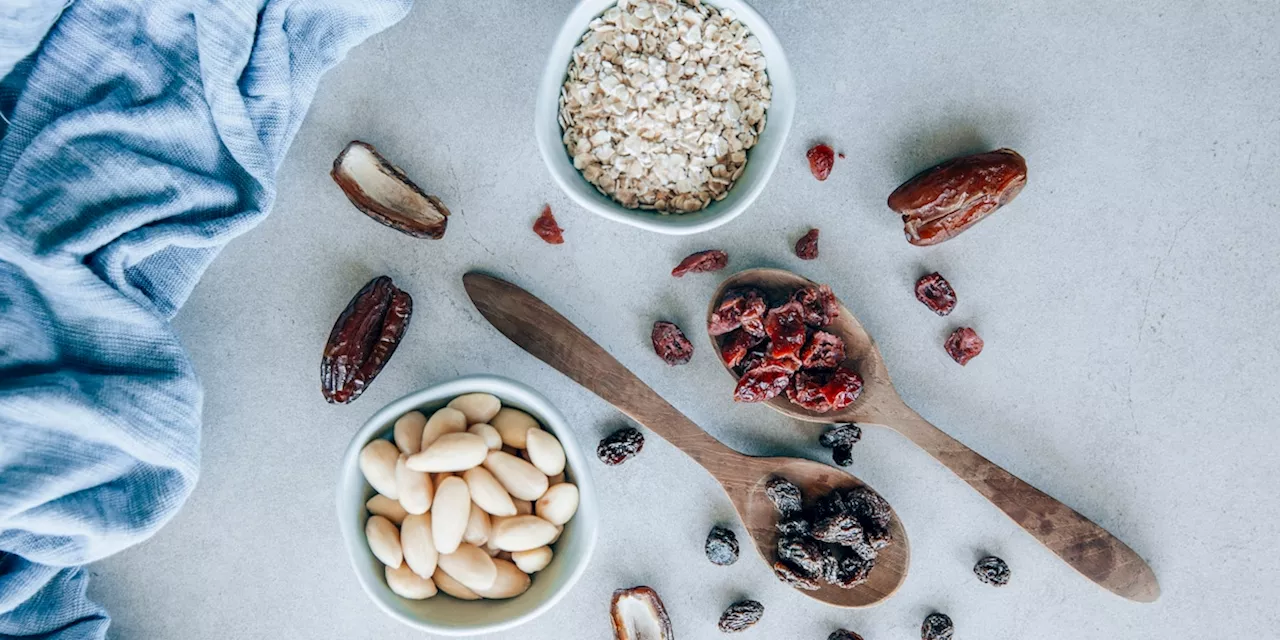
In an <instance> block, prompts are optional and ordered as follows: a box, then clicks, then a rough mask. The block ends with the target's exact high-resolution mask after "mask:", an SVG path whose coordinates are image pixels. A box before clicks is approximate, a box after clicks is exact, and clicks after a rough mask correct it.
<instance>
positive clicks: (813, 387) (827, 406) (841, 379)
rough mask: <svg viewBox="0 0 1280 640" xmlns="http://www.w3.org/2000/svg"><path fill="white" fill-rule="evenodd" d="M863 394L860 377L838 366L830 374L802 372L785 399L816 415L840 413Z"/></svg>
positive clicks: (796, 377) (798, 374) (797, 375)
mask: <svg viewBox="0 0 1280 640" xmlns="http://www.w3.org/2000/svg"><path fill="white" fill-rule="evenodd" d="M860 395H862V378H861V377H860V376H859V375H858V374H856V373H854V372H852V371H850V370H848V369H846V368H844V367H841V368H839V369H836V370H835V371H832V372H821V371H801V372H800V373H797V374H796V376H795V380H794V381H793V382H792V384H791V387H790V388H788V389H787V397H788V398H790V399H791V401H792V402H794V403H796V404H798V405H800V406H801V407H804V408H805V409H808V410H810V411H814V412H817V413H826V412H828V411H839V410H840V409H843V408H845V407H847V406H849V405H851V404H853V402H854V401H855V400H857V399H858V396H860Z"/></svg>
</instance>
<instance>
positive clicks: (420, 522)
mask: <svg viewBox="0 0 1280 640" xmlns="http://www.w3.org/2000/svg"><path fill="white" fill-rule="evenodd" d="M400 547H401V549H402V550H403V551H404V562H405V564H407V565H409V568H410V569H412V570H413V572H414V573H416V574H418V575H420V576H422V577H424V578H430V577H431V574H433V573H435V572H436V563H437V561H438V560H439V558H440V554H439V553H438V552H437V551H436V546H435V541H434V540H433V539H432V534H431V514H429V513H424V514H422V515H410V516H408V517H407V518H405V519H404V524H402V525H400Z"/></svg>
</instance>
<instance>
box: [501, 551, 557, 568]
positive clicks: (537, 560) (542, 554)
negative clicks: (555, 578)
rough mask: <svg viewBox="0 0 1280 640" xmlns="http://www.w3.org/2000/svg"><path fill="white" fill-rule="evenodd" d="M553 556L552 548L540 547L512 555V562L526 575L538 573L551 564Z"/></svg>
mask: <svg viewBox="0 0 1280 640" xmlns="http://www.w3.org/2000/svg"><path fill="white" fill-rule="evenodd" d="M552 555H553V554H552V552H551V547H538V548H537V549H529V550H528V551H516V552H515V553H512V554H511V561H512V562H515V563H516V566H517V567H519V568H520V570H521V571H523V572H525V573H537V572H539V571H542V570H543V569H546V568H547V565H549V564H551V558H552Z"/></svg>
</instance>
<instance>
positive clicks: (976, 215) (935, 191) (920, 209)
mask: <svg viewBox="0 0 1280 640" xmlns="http://www.w3.org/2000/svg"><path fill="white" fill-rule="evenodd" d="M1026 184H1027V162H1026V160H1023V158H1022V156H1020V155H1018V153H1017V152H1015V151H1013V150H1012V149H999V150H996V151H991V152H988V153H979V154H975V155H971V156H965V157H963V158H955V159H952V160H948V161H946V162H943V163H942V164H939V165H937V166H935V167H932V168H930V169H925V170H924V171H922V172H920V173H918V174H916V176H915V177H913V178H911V179H910V180H908V181H906V182H905V183H903V184H902V186H900V187H898V188H897V189H895V190H894V192H893V193H892V194H890V195H889V208H890V209H893V210H894V211H897V212H898V213H901V214H902V226H903V231H904V232H905V233H906V235H907V242H910V243H911V244H914V245H919V246H926V245H932V244H938V243H939V242H943V241H945V240H949V239H951V238H954V237H956V236H957V235H959V234H960V233H961V232H962V231H964V230H965V229H968V228H969V227H971V226H973V225H974V224H976V223H977V222H978V221H979V220H982V219H983V218H985V217H987V216H988V215H990V214H991V213H992V212H993V211H995V210H996V209H999V208H1000V207H1002V206H1004V205H1005V204H1007V203H1008V202H1009V201H1011V200H1013V198H1014V197H1015V196H1017V195H1018V193H1019V192H1021V191H1022V187H1024V186H1026Z"/></svg>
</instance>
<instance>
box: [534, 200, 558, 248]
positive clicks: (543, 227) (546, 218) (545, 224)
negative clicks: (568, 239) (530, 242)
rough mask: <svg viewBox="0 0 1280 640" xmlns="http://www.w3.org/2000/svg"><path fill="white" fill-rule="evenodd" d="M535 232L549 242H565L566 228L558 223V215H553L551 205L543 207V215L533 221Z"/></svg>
mask: <svg viewBox="0 0 1280 640" xmlns="http://www.w3.org/2000/svg"><path fill="white" fill-rule="evenodd" d="M533 232H534V233H536V234H538V237H540V238H542V239H543V240H546V241H547V244H564V229H561V228H560V225H558V224H556V217H555V216H553V215H551V205H545V206H543V207H542V215H540V216H538V219H537V220H534V221H533Z"/></svg>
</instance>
